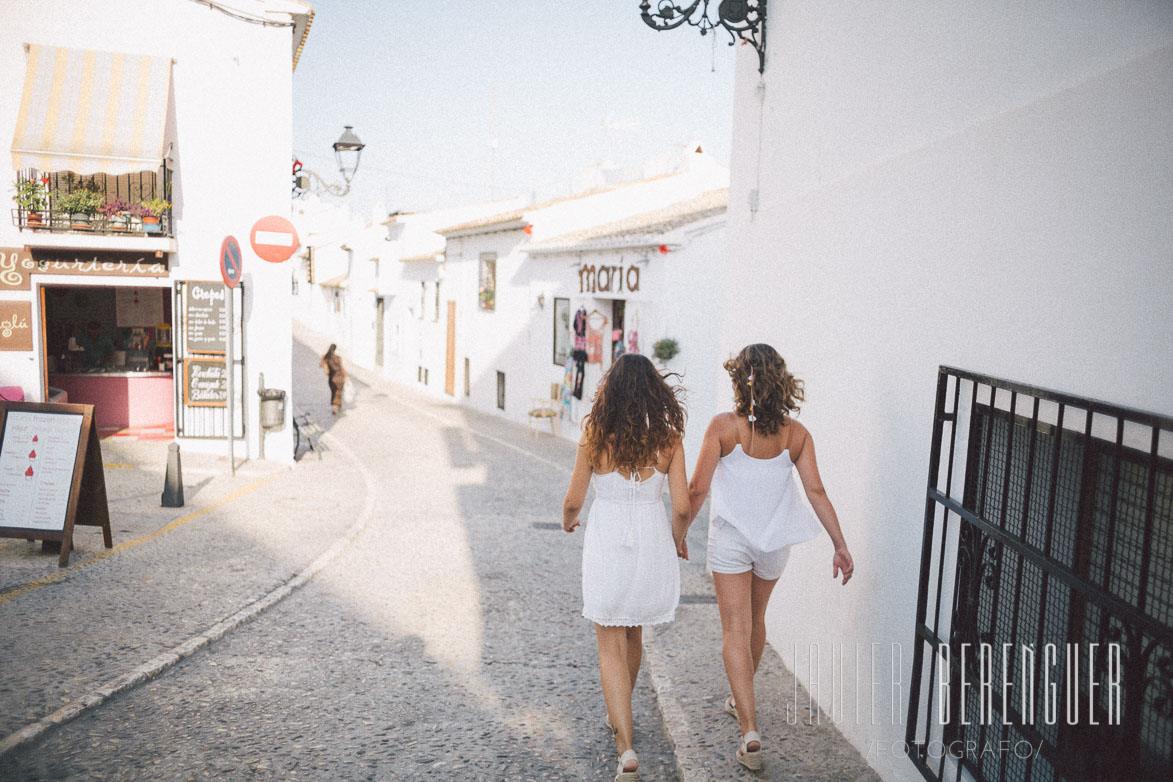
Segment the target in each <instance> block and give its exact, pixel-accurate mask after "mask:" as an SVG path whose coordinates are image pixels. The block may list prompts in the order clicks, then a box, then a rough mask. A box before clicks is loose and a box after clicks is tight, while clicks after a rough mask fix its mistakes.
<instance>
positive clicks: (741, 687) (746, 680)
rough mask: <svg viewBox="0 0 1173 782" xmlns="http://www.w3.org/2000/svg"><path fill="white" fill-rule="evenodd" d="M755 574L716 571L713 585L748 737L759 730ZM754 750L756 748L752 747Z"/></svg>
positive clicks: (727, 664)
mask: <svg viewBox="0 0 1173 782" xmlns="http://www.w3.org/2000/svg"><path fill="white" fill-rule="evenodd" d="M752 579H753V573H751V572H749V571H747V572H745V573H714V574H713V588H714V590H715V591H716V593H717V608H718V609H719V610H720V612H721V637H722V644H721V657H722V658H723V659H724V661H725V675H726V676H728V677H729V689H731V690H732V691H733V700H734V702H735V703H736V704H737V719H738V721H739V722H740V723H741V733H742V735H743V736H744V735H745V734H746V733H749V732H750V731H751V730H752V731H756V730H757V729H758V723H757V711H756V704H755V701H754V693H753V675H754V670H755V666H754V657H753V650H752V644H751V636H752V630H753V599H752V594H751V593H752ZM750 749H751V750H753V749H756V747H750Z"/></svg>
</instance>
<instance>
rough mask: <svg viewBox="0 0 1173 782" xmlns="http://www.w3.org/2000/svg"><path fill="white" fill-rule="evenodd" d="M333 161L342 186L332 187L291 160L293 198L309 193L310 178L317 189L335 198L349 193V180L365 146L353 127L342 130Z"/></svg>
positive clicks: (347, 126) (316, 174) (314, 173)
mask: <svg viewBox="0 0 1173 782" xmlns="http://www.w3.org/2000/svg"><path fill="white" fill-rule="evenodd" d="M333 146H334V160H335V162H337V164H338V173H340V174H341V175H342V181H343V184H341V185H332V184H330V183H328V182H327V181H326V180H324V179H322V177H321V176H320V175H319V174H318V173H317V172H316V171H311V170H310V169H308V168H306V167H305V166H303V165H302V163H301V161H300V160H297V159H296V158H294V160H293V197H294V198H297V197H299V196H302V195H305V194H306V193H307V192H309V190H310V187H311V183H310V178H311V177H312V178H313V179H314V181H315V182H317V185H318V187H319V188H320V189H321V190H323V191H325V192H326V193H329V194H330V195H335V196H344V195H346V194H347V193H349V192H350V180H351V179H353V178H354V174H355V172H357V171H358V161H359V158H361V157H362V151H363V148H364V147H366V144H364V143H362V141H360V140H359V137H358V136H356V135H355V134H354V126H353V125H346V126H345V127H344V128H343V131H342V135H341V136H339V137H338V140H337V141H335V142H334V145H333Z"/></svg>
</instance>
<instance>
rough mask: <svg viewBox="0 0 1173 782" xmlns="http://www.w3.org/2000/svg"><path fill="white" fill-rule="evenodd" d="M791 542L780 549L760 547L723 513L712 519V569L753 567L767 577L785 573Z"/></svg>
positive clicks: (738, 570) (735, 570)
mask: <svg viewBox="0 0 1173 782" xmlns="http://www.w3.org/2000/svg"><path fill="white" fill-rule="evenodd" d="M788 559H790V546H784V547H782V548H780V549H777V550H776V551H758V550H757V549H755V548H754V547H753V546H751V545H750V543H749V541H748V540H746V539H745V536H744V535H742V534H741V532H740V531H739V530H738V529H737V527H734V526H733V525H732V524H730V523H729V522H727V521H725V520H724V519H722V518H721V517H720V516H714V517H713V520H712V521H711V522H709V570H711V571H713V572H714V573H729V574H736V573H745V572H747V571H749V570H752V571H753V574H754V575H755V576H757V577H758V578H760V579H763V580H765V581H773V580H774V579H776V578H780V577H781V576H782V571H783V570H785V569H786V561H787V560H788Z"/></svg>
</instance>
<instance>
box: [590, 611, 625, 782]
mask: <svg viewBox="0 0 1173 782" xmlns="http://www.w3.org/2000/svg"><path fill="white" fill-rule="evenodd" d="M628 631H629V628H627V627H604V626H602V625H599V624H596V625H595V638H596V640H597V641H598V646H599V678H600V679H601V680H602V683H603V700H604V701H605V702H606V704H607V714H608V716H610V717H611V724H612V725H614V726H615V745H616V747H617V749H618V750H619V754H620V755H622V754H623V753H624V752H625V751H626V750H629V749H631V748H632V747H631V690H632V685H633V682H632V678H631V668H630V667H629V666H630V663H631V653H630V650H629V648H628V647H629V644H628V637H629V635H628ZM631 765H632V766H634V765H635V764H631ZM624 770H626V771H634V770H635V768H630V769H627V768H625V769H624Z"/></svg>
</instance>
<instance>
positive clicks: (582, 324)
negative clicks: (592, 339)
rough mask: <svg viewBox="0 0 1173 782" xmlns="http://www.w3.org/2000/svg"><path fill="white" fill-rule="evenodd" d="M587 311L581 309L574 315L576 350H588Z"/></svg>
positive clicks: (583, 308) (584, 308)
mask: <svg viewBox="0 0 1173 782" xmlns="http://www.w3.org/2000/svg"><path fill="white" fill-rule="evenodd" d="M586 332H587V311H586V307H579V308H578V312H576V313H574V349H575V350H586Z"/></svg>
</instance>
